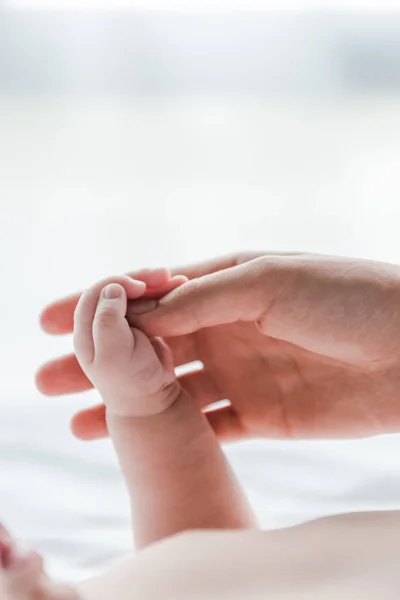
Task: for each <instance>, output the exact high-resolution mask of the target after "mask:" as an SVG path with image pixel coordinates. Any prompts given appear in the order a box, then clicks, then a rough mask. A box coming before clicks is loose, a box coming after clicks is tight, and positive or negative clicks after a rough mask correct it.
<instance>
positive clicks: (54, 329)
mask: <svg viewBox="0 0 400 600" xmlns="http://www.w3.org/2000/svg"><path fill="white" fill-rule="evenodd" d="M126 276H127V277H130V278H131V279H135V280H137V281H142V282H143V283H145V284H146V287H147V288H148V290H147V293H150V294H151V293H152V291H153V290H158V289H162V288H164V287H165V286H166V285H167V284H168V283H169V282H170V280H171V274H170V272H169V270H168V269H165V268H160V269H142V270H140V271H136V272H132V273H128V274H127V275H126ZM178 281H180V282H181V281H182V280H178ZM175 283H176V281H175ZM173 288H174V284H173V285H172V287H170V288H169V289H173ZM81 295H82V292H78V293H76V294H72V295H71V296H66V297H65V298H61V299H59V300H56V301H54V302H52V303H51V304H49V305H48V306H46V307H45V308H44V310H43V311H42V313H41V315H40V326H41V328H42V329H43V330H44V331H46V332H47V333H51V334H53V335H60V334H65V333H72V331H73V329H74V311H75V308H76V306H77V304H78V301H79V298H80V297H81Z"/></svg>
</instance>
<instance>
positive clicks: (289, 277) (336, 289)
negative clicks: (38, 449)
mask: <svg viewBox="0 0 400 600" xmlns="http://www.w3.org/2000/svg"><path fill="white" fill-rule="evenodd" d="M178 273H179V274H181V275H185V276H187V277H188V278H189V280H191V281H189V282H186V283H183V285H181V283H179V286H178V287H177V289H175V290H173V291H172V292H171V293H169V294H167V295H166V296H165V297H164V298H163V299H162V300H161V301H160V302H159V307H158V308H157V309H156V310H153V311H150V312H148V313H144V314H139V315H138V314H135V312H134V310H133V305H131V307H130V308H128V320H129V322H130V324H131V325H135V326H137V327H139V328H141V329H143V330H144V331H145V332H147V333H148V334H152V335H161V336H163V337H164V338H165V340H166V341H167V343H168V345H169V347H170V348H171V350H172V353H173V358H174V363H175V365H180V364H184V363H187V362H190V361H194V360H200V361H202V363H203V364H204V370H202V371H200V372H197V373H194V374H191V375H186V376H184V377H183V379H182V380H181V384H182V386H183V387H184V388H185V389H186V390H187V391H188V392H189V393H190V394H191V395H192V396H193V397H194V398H195V399H196V401H197V403H198V404H199V406H200V407H202V408H203V409H204V408H205V407H206V405H207V404H209V403H210V402H215V401H218V400H221V399H229V401H230V403H231V406H230V407H226V408H222V409H219V410H218V411H213V412H211V413H208V414H207V418H208V420H209V422H210V424H211V426H212V427H213V429H214V431H215V433H216V434H217V436H218V438H219V439H220V441H222V442H226V441H236V440H243V439H249V438H254V437H263V436H265V437H271V438H336V437H362V436H370V435H376V434H380V433H391V432H397V431H399V430H400V405H399V403H398V402H397V398H398V396H399V393H400V376H399V373H400V370H399V366H400V365H399V363H400V348H399V344H400V313H399V311H398V306H400V268H399V267H398V266H395V265H390V264H385V263H377V262H372V261H363V260H354V259H347V258H336V257H329V256H319V255H308V254H287V255H282V254H266V253H259V254H258V253H252V254H247V255H246V254H244V255H237V256H233V257H228V258H222V259H217V260H215V261H209V262H207V263H203V264H199V265H194V266H191V267H182V268H177V269H175V270H174V271H173V272H172V275H175V276H176V275H177V274H178ZM135 276H136V277H138V278H140V273H139V274H136V275H135ZM168 281H170V280H169V276H166V277H165V279H164V281H163V282H162V283H161V284H160V287H159V289H161V290H162V286H164V289H165V286H166V285H171V284H170V283H168ZM163 294H164V292H161V293H160V292H159V295H163ZM154 296H157V291H156V293H155V294H153V297H154ZM78 298H79V295H75V296H71V297H70V298H68V299H64V300H61V301H58V302H57V303H53V304H52V305H50V306H49V307H47V308H46V309H45V310H44V312H43V313H42V317H41V324H42V327H43V328H44V329H45V330H47V331H49V332H50V331H51V332H53V333H68V332H70V331H71V328H72V315H73V310H74V307H75V306H76V303H77V300H78ZM36 381H37V385H38V387H39V389H40V390H41V391H42V392H44V393H45V394H49V395H56V394H64V393H73V392H80V391H83V390H84V389H89V388H90V387H91V386H90V383H89V382H88V380H87V378H86V377H85V376H84V375H83V373H82V370H81V369H80V367H79V365H78V363H77V362H76V360H75V358H74V356H71V355H70V356H68V357H61V358H59V359H55V360H53V361H51V362H50V363H47V364H46V365H44V366H43V367H42V368H41V369H40V370H39V372H38V374H37V379H36ZM73 429H74V432H75V434H76V435H78V436H79V437H81V438H84V439H94V438H98V437H103V436H105V435H107V429H106V426H105V418H104V407H102V406H97V407H94V408H92V409H89V410H84V411H82V412H80V413H78V414H77V415H76V417H75V419H74V422H73Z"/></svg>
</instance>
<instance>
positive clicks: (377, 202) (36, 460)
mask: <svg viewBox="0 0 400 600" xmlns="http://www.w3.org/2000/svg"><path fill="white" fill-rule="evenodd" d="M24 4H25V6H26V5H27V4H28V5H29V6H31V8H30V9H27V8H26V7H25V8H24V9H23V10H21V6H22V7H23V6H24ZM35 4H38V3H35V2H34V1H32V2H25V3H24V2H22V0H21V1H19V2H18V1H15V2H13V1H12V0H9V1H8V2H3V3H1V2H0V7H1V6H3V8H2V9H1V8H0V207H1V219H0V278H1V282H2V291H3V293H2V295H1V297H0V310H1V314H2V319H1V326H0V327H1V336H0V382H1V391H0V518H1V519H2V520H3V521H4V522H5V523H7V524H8V525H9V526H10V527H12V528H13V529H14V530H15V532H16V533H17V534H18V535H20V536H22V537H23V538H24V539H25V540H26V541H27V543H29V544H32V545H34V546H35V547H37V548H38V549H40V550H41V551H42V552H43V553H44V554H45V556H46V558H47V559H48V560H49V566H50V570H51V571H52V572H53V573H54V574H55V575H56V576H61V577H71V578H73V579H78V578H79V577H84V576H87V575H90V574H92V573H95V572H96V571H97V570H98V569H99V568H100V567H102V566H103V565H105V564H107V563H108V562H109V561H110V560H113V559H114V558H116V557H118V556H120V555H121V554H123V553H124V552H127V551H129V549H130V534H129V515H128V504H127V498H126V495H125V491H124V487H123V484H122V480H121V477H120V475H119V472H118V469H117V465H116V460H115V458H114V456H113V453H112V451H111V446H110V444H109V442H108V441H99V442H94V443H91V444H90V443H82V442H78V441H76V440H74V438H73V437H72V435H71V434H70V432H69V428H68V427H69V419H70V417H71V416H72V414H73V412H74V411H75V410H76V409H78V408H81V407H83V406H85V405H91V404H93V403H95V402H96V400H97V398H96V394H95V393H94V392H91V393H86V394H82V395H80V396H75V397H64V398H45V397H43V396H41V395H40V394H39V393H38V392H37V391H36V389H35V387H34V373H35V371H36V369H37V367H38V366H39V365H40V364H41V363H42V362H43V361H45V360H47V359H49V358H51V357H53V356H56V355H58V354H64V353H67V352H70V351H71V349H72V341H71V339H70V338H69V337H66V338H51V337H49V336H46V335H45V334H43V333H42V332H41V331H40V330H39V326H38V316H39V313H40V311H41V309H42V308H43V306H44V305H45V304H46V303H48V302H49V301H51V300H53V299H54V298H56V297H58V296H62V295H64V294H69V293H71V292H74V291H76V290H79V289H81V288H82V287H85V286H87V285H89V284H91V283H92V282H93V281H95V280H96V279H98V278H100V277H103V276H106V275H108V274H110V273H120V272H124V271H127V270H130V269H133V268H136V267H144V266H160V265H167V266H169V265H174V264H182V263H186V262H190V261H193V260H201V259H204V258H207V257H212V256H214V255H218V254H221V253H227V252H231V251H235V250H242V249H262V250H275V251H279V250H306V251H312V252H318V253H328V254H338V255H349V256H354V257H365V258H372V259H377V260H384V261H391V262H399V261H400V239H399V233H398V232H399V223H400V201H399V194H400V169H399V160H400V10H399V11H396V10H392V11H385V12H379V11H378V10H375V11H366V10H361V9H360V10H353V11H344V12H340V11H327V10H325V11H322V10H321V11H316V10H297V11H296V10H286V11H279V10H268V9H267V8H265V9H264V10H258V11H255V10H253V11H247V12H246V11H244V10H225V11H219V12H209V13H207V12H204V11H202V12H196V11H190V12H186V13H185V12H180V11H157V10H154V11H148V12H146V11H138V10H110V9H108V10H107V9H100V8H98V9H96V3H95V1H93V2H92V3H91V4H92V5H93V6H92V8H91V9H90V10H72V9H70V10H60V9H59V10H52V9H51V8H47V9H43V8H42V9H38V8H37V7H35ZM48 4H51V3H48ZM167 4H168V3H166V5H167ZM266 6H267V3H266ZM399 451H400V438H399V437H398V436H387V437H380V438H375V439H370V440H362V441H357V442H353V441H348V442H307V443H290V444H289V443H284V442H267V441H262V442H252V443H248V444H243V445H237V446H231V447H228V448H227V449H226V452H227V455H228V457H229V459H230V460H231V461H232V464H233V467H234V469H235V470H236V472H237V473H238V475H239V477H240V478H241V481H242V482H243V483H244V485H245V486H246V489H247V491H248V493H249V496H250V499H251V501H252V502H253V505H254V507H255V508H256V510H257V512H258V515H259V517H260V519H261V522H262V524H263V526H265V527H267V528H274V527H282V526H285V525H290V524H293V523H299V522H301V521H305V520H308V519H311V518H314V517H316V516H320V515H325V514H331V513H339V512H346V511H353V510H375V509H391V508H400V465H399V461H398V460H397V456H398V453H399Z"/></svg>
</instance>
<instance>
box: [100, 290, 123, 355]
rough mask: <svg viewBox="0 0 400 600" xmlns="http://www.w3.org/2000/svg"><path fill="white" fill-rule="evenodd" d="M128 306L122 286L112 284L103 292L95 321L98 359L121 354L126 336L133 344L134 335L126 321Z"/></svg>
mask: <svg viewBox="0 0 400 600" xmlns="http://www.w3.org/2000/svg"><path fill="white" fill-rule="evenodd" d="M126 306H127V298H126V292H125V290H124V288H123V287H122V286H121V285H119V284H117V283H111V284H108V285H107V286H105V287H104V288H103V289H102V290H101V292H100V297H99V301H98V303H97V308H96V313H95V316H94V320H93V342H94V347H95V355H96V358H98V359H99V358H101V357H103V358H112V357H115V356H116V355H118V354H120V353H121V349H122V350H123V341H124V338H125V336H126V339H127V341H130V342H131V340H132V334H131V332H130V329H129V325H128V323H127V321H126V319H125V315H126Z"/></svg>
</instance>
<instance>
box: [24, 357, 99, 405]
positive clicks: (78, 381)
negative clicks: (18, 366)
mask: <svg viewBox="0 0 400 600" xmlns="http://www.w3.org/2000/svg"><path fill="white" fill-rule="evenodd" d="M35 384H36V387H37V388H38V390H39V391H40V392H41V393H42V394H45V395H46V396H62V395H64V394H78V393H80V392H84V391H86V390H90V389H91V388H92V387H93V385H92V383H91V382H90V381H89V379H88V378H87V377H86V375H85V373H84V372H83V371H82V368H81V366H80V364H79V363H78V360H77V358H76V356H75V354H68V355H67V356H60V357H59V358H56V359H54V360H51V361H49V362H47V363H45V364H44V365H42V366H41V367H40V369H39V370H38V371H37V373H36V376H35Z"/></svg>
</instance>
